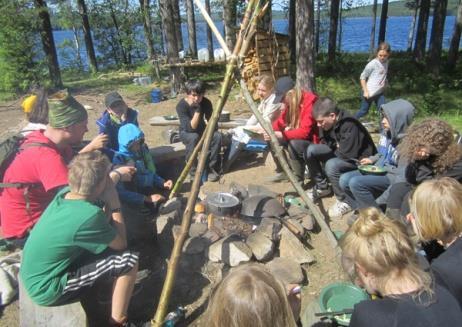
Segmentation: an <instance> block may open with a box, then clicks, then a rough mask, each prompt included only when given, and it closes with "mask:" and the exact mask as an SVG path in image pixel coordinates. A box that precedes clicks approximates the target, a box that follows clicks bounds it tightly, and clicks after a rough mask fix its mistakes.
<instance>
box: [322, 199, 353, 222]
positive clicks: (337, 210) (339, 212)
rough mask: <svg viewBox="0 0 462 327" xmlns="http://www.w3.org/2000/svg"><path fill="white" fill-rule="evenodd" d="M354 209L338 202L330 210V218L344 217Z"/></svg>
mask: <svg viewBox="0 0 462 327" xmlns="http://www.w3.org/2000/svg"><path fill="white" fill-rule="evenodd" d="M351 210H353V208H351V207H350V205H349V204H348V203H346V202H342V201H339V200H336V201H335V203H334V204H333V205H332V206H331V207H330V208H329V210H328V214H329V217H331V218H334V217H342V216H343V215H344V214H346V213H348V212H350V211H351Z"/></svg>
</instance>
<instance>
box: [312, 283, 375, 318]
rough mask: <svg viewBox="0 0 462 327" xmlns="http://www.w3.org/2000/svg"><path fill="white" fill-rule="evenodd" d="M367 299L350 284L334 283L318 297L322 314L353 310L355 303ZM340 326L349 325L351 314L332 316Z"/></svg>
mask: <svg viewBox="0 0 462 327" xmlns="http://www.w3.org/2000/svg"><path fill="white" fill-rule="evenodd" d="M367 299H369V295H368V294H367V293H366V292H365V291H364V290H362V289H360V288H359V287H357V286H356V285H353V284H351V283H334V284H330V285H328V286H326V287H324V288H323V289H322V291H321V295H320V296H319V307H320V308H321V311H322V312H328V311H342V310H345V309H353V308H354V306H355V304H356V303H359V302H361V301H364V300H367ZM333 319H335V320H336V321H337V323H338V324H339V325H341V326H348V325H349V324H350V319H351V314H344V315H339V316H334V317H333Z"/></svg>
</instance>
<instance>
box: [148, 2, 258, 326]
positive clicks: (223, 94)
mask: <svg viewBox="0 0 462 327" xmlns="http://www.w3.org/2000/svg"><path fill="white" fill-rule="evenodd" d="M255 3H256V0H249V2H248V4H247V8H246V11H245V14H244V18H243V21H242V24H241V30H240V34H239V38H238V40H237V42H236V45H235V48H234V50H233V54H232V55H231V57H230V58H229V61H228V64H227V66H226V74H225V78H224V80H223V84H222V86H221V91H220V96H219V98H218V103H217V105H216V106H215V109H214V110H213V113H212V117H211V118H210V120H209V121H208V123H207V125H210V126H208V128H206V130H205V138H204V145H203V146H202V151H201V154H200V158H199V162H198V165H197V171H196V175H195V176H194V181H193V184H192V187H191V192H190V195H189V198H188V202H187V205H186V209H185V211H184V213H183V219H182V222H181V231H180V235H179V236H178V238H177V239H176V240H175V243H174V245H173V250H172V254H171V256H170V260H169V261H168V268H167V275H166V277H165V281H164V285H163V288H162V293H161V295H160V299H159V304H158V306H157V311H156V314H155V316H154V319H153V320H152V321H151V323H152V326H155V327H160V326H162V324H163V322H164V319H165V316H166V313H167V309H168V304H169V301H170V296H171V293H172V289H173V284H174V282H175V276H176V272H177V266H178V262H179V260H180V257H181V251H182V248H183V245H184V242H185V240H186V238H187V236H188V231H189V227H190V225H191V218H192V214H193V210H194V205H195V203H196V200H197V195H198V193H199V186H200V183H201V177H202V172H203V171H204V167H205V163H206V161H207V152H208V149H209V147H210V143H211V140H212V137H213V133H214V132H215V127H216V126H217V123H218V118H219V116H220V113H221V111H222V109H223V106H224V104H225V102H226V99H227V97H228V95H229V91H230V89H231V85H232V81H233V80H234V73H235V71H236V67H237V64H238V57H237V54H238V53H240V50H241V46H242V44H243V38H244V33H243V32H244V31H245V30H246V29H247V27H248V24H249V21H250V17H251V15H252V14H254V15H255V13H254V11H255V9H256V6H255Z"/></svg>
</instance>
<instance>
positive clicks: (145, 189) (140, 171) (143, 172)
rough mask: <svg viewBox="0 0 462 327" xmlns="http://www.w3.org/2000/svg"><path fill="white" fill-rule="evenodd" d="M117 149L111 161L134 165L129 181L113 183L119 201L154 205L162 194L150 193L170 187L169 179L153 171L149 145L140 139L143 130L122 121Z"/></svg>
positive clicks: (160, 198)
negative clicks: (132, 174)
mask: <svg viewBox="0 0 462 327" xmlns="http://www.w3.org/2000/svg"><path fill="white" fill-rule="evenodd" d="M118 140H119V151H118V152H117V153H116V154H115V156H114V159H113V161H112V162H113V164H115V165H129V166H134V167H135V168H136V173H135V175H134V177H133V180H132V181H131V182H127V183H119V184H117V190H118V192H119V195H120V198H121V200H122V202H125V203H128V204H132V205H143V204H144V205H147V206H148V207H151V208H153V209H154V208H155V207H156V205H157V204H158V203H159V202H160V201H163V200H164V198H163V197H162V196H161V195H159V194H154V189H155V188H160V189H167V190H170V189H171V188H172V186H173V185H172V181H171V180H165V179H163V178H162V177H160V176H159V175H158V174H157V173H156V168H155V166H154V163H153V160H152V157H151V154H150V153H149V149H148V147H147V146H146V144H145V143H144V133H143V132H142V131H141V130H140V129H139V128H138V127H137V126H135V125H134V124H125V125H123V126H122V127H120V129H119V137H118Z"/></svg>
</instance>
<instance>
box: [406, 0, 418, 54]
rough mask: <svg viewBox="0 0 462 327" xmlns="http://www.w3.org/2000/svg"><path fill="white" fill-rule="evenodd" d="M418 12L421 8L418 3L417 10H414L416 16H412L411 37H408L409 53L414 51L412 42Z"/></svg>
mask: <svg viewBox="0 0 462 327" xmlns="http://www.w3.org/2000/svg"><path fill="white" fill-rule="evenodd" d="M418 10H419V6H418V4H417V3H416V5H415V8H414V15H413V16H412V23H411V27H410V28H409V35H408V37H407V52H411V51H412V41H413V40H414V32H415V23H416V22H417V11H418Z"/></svg>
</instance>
